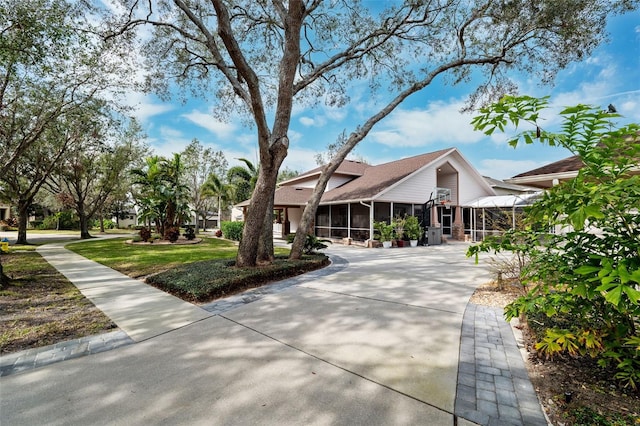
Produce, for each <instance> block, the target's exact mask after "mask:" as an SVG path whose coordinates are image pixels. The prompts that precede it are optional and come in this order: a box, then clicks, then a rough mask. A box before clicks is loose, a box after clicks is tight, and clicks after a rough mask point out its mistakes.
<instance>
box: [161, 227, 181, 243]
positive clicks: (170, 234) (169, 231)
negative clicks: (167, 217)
mask: <svg viewBox="0 0 640 426" xmlns="http://www.w3.org/2000/svg"><path fill="white" fill-rule="evenodd" d="M178 238H180V228H178V227H177V226H168V227H167V228H166V229H165V230H164V239H165V240H169V241H171V242H172V243H175V242H176V241H178Z"/></svg>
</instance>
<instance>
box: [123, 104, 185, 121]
mask: <svg viewBox="0 0 640 426" xmlns="http://www.w3.org/2000/svg"><path fill="white" fill-rule="evenodd" d="M174 109H176V107H175V106H174V105H171V104H158V103H152V102H141V103H138V104H137V105H136V106H135V110H134V113H133V115H134V117H136V118H137V119H138V121H139V122H140V123H146V122H147V121H148V120H149V118H151V117H153V116H155V115H160V114H164V113H165V112H169V111H172V110H174Z"/></svg>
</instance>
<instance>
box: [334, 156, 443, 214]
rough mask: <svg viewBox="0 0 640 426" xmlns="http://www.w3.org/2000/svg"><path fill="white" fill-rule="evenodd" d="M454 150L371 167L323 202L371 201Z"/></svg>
mask: <svg viewBox="0 0 640 426" xmlns="http://www.w3.org/2000/svg"><path fill="white" fill-rule="evenodd" d="M454 150H455V148H448V149H442V150H439V151H435V152H430V153H427V154H422V155H416V156H414V157H409V158H404V159H402V160H397V161H392V162H390V163H384V164H380V165H378V166H370V167H368V168H366V169H365V170H364V173H363V174H362V176H360V177H359V178H357V179H354V180H352V181H350V182H347V183H345V184H344V185H342V186H339V187H337V188H334V189H332V190H330V191H327V192H325V194H324V195H323V196H322V201H321V202H323V203H330V202H335V201H349V200H362V199H371V198H373V197H374V196H376V195H378V194H379V193H381V192H382V191H384V190H385V189H387V188H389V187H390V186H392V185H393V184H395V183H396V182H398V181H399V180H401V179H403V178H405V177H407V176H409V175H411V174H412V173H415V172H416V171H417V170H419V169H421V168H422V167H425V166H426V165H428V164H430V163H432V162H434V161H435V160H437V159H438V158H440V157H442V156H444V155H446V154H448V153H449V152H452V151H454Z"/></svg>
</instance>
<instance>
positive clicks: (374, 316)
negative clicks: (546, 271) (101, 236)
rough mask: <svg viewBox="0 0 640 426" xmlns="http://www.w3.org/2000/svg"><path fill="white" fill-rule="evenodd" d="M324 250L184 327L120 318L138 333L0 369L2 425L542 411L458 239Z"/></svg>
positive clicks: (529, 419)
mask: <svg viewBox="0 0 640 426" xmlns="http://www.w3.org/2000/svg"><path fill="white" fill-rule="evenodd" d="M329 251H330V252H331V254H332V257H333V258H334V259H335V262H334V265H332V267H330V268H328V269H325V270H321V271H315V272H313V273H310V274H306V275H305V276H303V277H296V278H294V279H291V280H285V281H282V282H280V283H277V284H276V285H274V286H270V287H263V288H261V289H255V290H252V291H249V292H246V293H243V294H242V295H237V296H235V297H233V298H229V299H225V300H222V301H218V302H215V303H212V304H209V305H205V306H203V307H202V308H198V307H194V306H193V305H189V304H187V305H188V306H189V308H187V307H185V310H186V311H189V312H198V313H199V315H200V314H201V315H203V317H202V318H201V319H197V318H199V317H198V316H197V315H196V318H195V319H193V320H191V322H190V323H189V325H185V324H184V321H185V320H184V318H185V316H184V315H183V314H182V308H180V309H176V310H175V311H176V313H178V312H179V313H180V314H179V315H178V317H179V320H178V321H177V322H176V323H175V324H172V323H171V321H169V320H170V319H171V315H169V312H168V311H166V310H165V311H164V312H166V313H167V315H166V316H165V317H163V318H162V319H161V321H159V323H161V324H163V325H162V327H159V328H158V329H157V332H154V333H151V332H150V330H151V328H152V327H151V325H149V324H146V325H141V329H142V330H143V331H144V332H138V331H136V325H137V324H144V322H141V323H135V322H129V325H130V329H129V331H128V333H132V334H133V335H137V336H138V341H142V340H144V341H142V342H141V343H137V344H135V345H127V346H124V347H121V348H119V349H117V350H112V351H108V352H103V353H99V354H96V355H92V356H87V357H82V358H79V359H75V360H73V361H68V362H62V363H57V364H55V365H50V366H46V367H41V368H37V369H34V370H32V371H25V372H22V373H20V374H13V375H10V376H8V377H2V378H0V380H1V386H0V392H1V393H2V395H0V396H1V398H0V399H1V406H0V413H1V414H0V423H2V424H4V423H5V422H6V423H7V424H43V423H47V424H80V423H82V424H96V423H104V422H108V423H111V424H135V423H143V422H144V423H189V424H199V423H202V424H211V423H215V424H257V423H260V424H374V425H375V424H434V425H440V424H442V425H453V424H458V425H470V424H474V423H472V422H476V423H478V424H487V425H488V424H527V425H529V424H533V425H537V424H540V425H543V424H546V422H545V421H544V416H543V415H542V412H541V410H540V407H539V404H538V405H537V406H536V403H537V399H535V393H533V399H532V398H531V393H530V392H529V393H527V392H528V391H532V388H531V384H530V383H529V382H528V379H527V378H526V372H525V377H522V371H523V370H522V367H523V364H520V365H517V362H516V361H517V359H518V358H517V357H516V356H514V354H516V355H517V356H518V357H519V356H520V355H519V353H518V349H517V346H516V345H515V340H514V337H513V334H512V333H511V330H510V328H509V327H508V326H507V325H506V324H505V323H504V321H502V319H501V318H500V316H499V315H497V314H496V312H495V311H493V313H492V312H491V311H490V310H489V311H487V310H486V309H485V308H482V307H474V306H475V305H469V306H467V300H468V299H469V296H470V295H471V293H472V292H473V290H474V288H475V287H476V286H477V285H479V284H481V283H483V282H485V281H486V280H487V272H486V270H485V269H484V268H482V267H480V266H475V265H473V262H472V261H471V260H469V259H466V258H464V247H462V246H456V245H454V244H450V245H446V246H439V247H418V248H406V249H393V250H384V251H383V250H363V249H358V248H353V247H341V246H335V247H332V248H330V249H329ZM51 254H54V253H51ZM58 255H61V256H63V253H62V252H60V253H58ZM63 257H64V256H63ZM58 261H59V262H60V263H67V264H69V262H70V261H69V260H65V259H63V258H58ZM74 262H75V261H74ZM74 262H71V263H72V264H74ZM80 265H81V264H80V263H75V267H72V268H70V269H72V270H73V269H75V268H80V267H81V266H80ZM71 272H72V271H67V273H71ZM76 272H78V271H77V270H76ZM101 274H102V273H101ZM133 281H135V280H133ZM112 282H114V283H119V282H120V278H119V279H118V280H113V281H112ZM98 287H100V286H99V285H98V283H97V282H96V281H94V285H93V286H90V287H89V288H98ZM104 291H105V289H104V288H102V289H101V290H100V291H96V292H95V294H97V295H99V296H104V294H105V293H104ZM125 293H126V292H125V291H124V288H120V289H119V290H118V291H117V292H116V293H114V294H116V295H117V297H123V296H124V294H125ZM145 299H146V302H145V304H144V306H143V307H139V308H140V311H141V312H143V313H146V314H145V315H143V316H146V317H148V318H152V317H153V315H152V314H151V312H150V311H153V309H152V308H150V306H152V303H153V302H154V300H155V299H154V298H153V297H149V298H145ZM122 300H123V301H124V302H126V303H125V305H127V303H131V302H132V300H130V298H129V299H127V298H124V299H122ZM182 303H184V302H182ZM105 306H110V307H112V308H116V307H117V306H119V304H114V303H107V300H106V299H105ZM159 306H160V307H161V308H162V306H165V308H166V305H165V304H164V303H160V305H159ZM472 307H473V310H472V309H470V308H472ZM136 309H137V308H133V307H132V306H128V307H125V309H124V312H128V313H130V315H134V314H135V312H136ZM116 311H117V310H116ZM121 312H123V311H121ZM160 312H163V310H162V309H160ZM202 312H204V314H202ZM107 314H108V315H110V316H111V314H110V313H109V312H107ZM214 314H215V315H214ZM211 315H213V316H211ZM491 315H493V317H491ZM123 320H124V322H125V323H126V322H127V320H126V318H123ZM463 320H464V325H463ZM489 320H491V321H494V322H493V323H490V325H487V324H488V323H487V321H489ZM114 321H115V322H116V323H117V324H118V325H120V324H119V323H118V321H117V320H115V319H114ZM171 327H174V328H176V329H175V330H174V331H169V329H170V328H171ZM496 327H497V328H498V329H499V334H497V335H496V334H493V332H494V331H495V330H496ZM152 334H155V337H152V336H151V335H152ZM140 336H147V337H144V338H140ZM472 336H473V337H472ZM490 340H491V344H492V345H494V346H492V347H488V348H485V346H487V344H488V343H489V341H490ZM461 342H462V345H461ZM470 344H471V346H469V345H470ZM500 353H502V354H503V358H501V357H500V355H499V354H500ZM501 359H504V360H506V361H507V364H502V365H500V366H496V367H494V366H493V364H492V365H487V364H488V363H489V364H491V363H492V362H494V361H495V362H496V363H497V362H498V361H499V360H501ZM511 361H513V363H511ZM520 362H521V363H522V360H521V359H520ZM496 365H497V364H496ZM499 367H502V368H499ZM490 368H493V369H490ZM509 383H511V384H512V386H513V387H512V388H509V387H508V384H509ZM527 384H528V386H529V387H528V388H527ZM473 385H475V387H474V386H473ZM511 389H513V390H512V391H511ZM456 391H457V392H456ZM509 392H511V394H512V395H514V396H512V397H509V396H507V394H508V393H509ZM472 394H475V395H472ZM536 408H537V412H536ZM116 413H117V414H116Z"/></svg>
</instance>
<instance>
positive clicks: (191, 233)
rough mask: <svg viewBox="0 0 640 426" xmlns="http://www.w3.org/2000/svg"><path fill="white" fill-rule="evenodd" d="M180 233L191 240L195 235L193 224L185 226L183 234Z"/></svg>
mask: <svg viewBox="0 0 640 426" xmlns="http://www.w3.org/2000/svg"><path fill="white" fill-rule="evenodd" d="M182 235H184V237H185V238H186V239H187V240H189V241H191V240H193V239H194V238H195V237H196V231H195V229H193V226H187V227H186V228H185V230H184V234H182Z"/></svg>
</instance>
